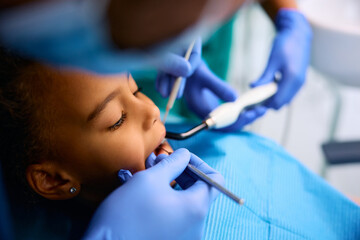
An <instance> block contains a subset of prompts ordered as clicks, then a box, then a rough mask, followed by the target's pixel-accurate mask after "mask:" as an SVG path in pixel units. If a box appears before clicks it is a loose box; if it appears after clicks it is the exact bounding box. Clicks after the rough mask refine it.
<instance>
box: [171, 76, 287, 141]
mask: <svg viewBox="0 0 360 240" xmlns="http://www.w3.org/2000/svg"><path fill="white" fill-rule="evenodd" d="M280 78H281V74H280V73H276V74H275V76H274V81H273V82H270V83H268V84H264V85H260V86H258V87H255V88H253V89H251V90H250V91H248V92H246V93H245V94H244V95H242V96H240V97H238V98H237V99H236V101H234V102H226V103H223V104H221V105H220V106H218V107H217V108H215V109H214V110H213V111H212V112H210V113H209V115H208V117H207V118H206V119H205V120H204V121H202V123H201V124H199V125H198V126H196V127H194V128H192V129H190V130H188V131H186V132H184V133H173V132H168V131H167V132H166V138H168V139H174V140H184V139H187V138H189V137H191V136H194V135H195V134H197V133H198V132H200V131H201V130H203V129H212V128H213V129H218V128H224V127H227V126H230V125H231V124H233V123H235V122H236V120H237V119H238V117H239V115H240V114H241V112H242V111H243V110H245V109H247V108H250V107H253V106H255V105H258V104H261V103H263V102H264V101H266V100H267V99H269V98H270V97H272V96H273V95H274V94H275V93H276V92H277V89H278V87H277V82H278V81H279V80H280Z"/></svg>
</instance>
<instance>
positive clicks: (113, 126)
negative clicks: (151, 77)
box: [109, 87, 142, 131]
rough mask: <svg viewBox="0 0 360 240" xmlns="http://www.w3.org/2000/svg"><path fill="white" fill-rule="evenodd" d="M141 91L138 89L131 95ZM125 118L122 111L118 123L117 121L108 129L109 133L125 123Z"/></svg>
mask: <svg viewBox="0 0 360 240" xmlns="http://www.w3.org/2000/svg"><path fill="white" fill-rule="evenodd" d="M141 89H142V88H141V87H139V88H138V89H137V90H136V91H135V92H134V93H133V94H134V95H136V94H137V93H139V92H141ZM126 116H127V114H126V113H125V112H124V111H122V112H121V117H120V119H119V121H117V122H116V123H115V124H114V125H112V126H111V127H109V129H110V130H111V131H115V130H117V129H118V128H119V127H120V126H121V125H122V124H123V123H124V122H125V119H126Z"/></svg>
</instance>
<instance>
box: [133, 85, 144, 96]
mask: <svg viewBox="0 0 360 240" xmlns="http://www.w3.org/2000/svg"><path fill="white" fill-rule="evenodd" d="M141 90H142V88H141V87H139V88H138V89H137V90H136V91H135V92H134V93H133V94H134V95H135V96H136V94H137V93H139V92H141Z"/></svg>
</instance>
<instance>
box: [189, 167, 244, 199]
mask: <svg viewBox="0 0 360 240" xmlns="http://www.w3.org/2000/svg"><path fill="white" fill-rule="evenodd" d="M185 171H190V172H191V173H193V174H195V175H196V176H197V177H198V178H199V179H201V180H203V181H204V182H206V183H207V184H209V185H210V186H211V187H214V188H216V189H217V190H219V191H220V192H222V193H223V194H225V195H226V196H228V197H229V198H231V199H232V200H234V201H235V202H236V203H238V204H240V205H243V204H244V203H245V200H244V199H243V198H239V197H238V196H236V195H235V194H233V193H232V192H230V191H229V190H227V189H226V188H224V187H223V186H221V185H220V184H218V183H217V182H215V181H214V180H212V179H211V178H209V177H208V176H207V175H206V174H205V173H203V172H202V171H200V170H199V169H197V168H196V167H195V166H193V165H192V164H190V163H189V164H188V165H187V167H186V169H185Z"/></svg>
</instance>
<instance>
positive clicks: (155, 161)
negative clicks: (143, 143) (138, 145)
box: [145, 153, 168, 168]
mask: <svg viewBox="0 0 360 240" xmlns="http://www.w3.org/2000/svg"><path fill="white" fill-rule="evenodd" d="M167 156H168V155H167V154H159V155H158V156H156V155H155V154H154V153H151V154H150V156H149V157H148V158H147V159H146V161H145V167H146V168H151V167H153V166H155V165H156V164H158V163H159V162H160V161H161V160H163V159H164V158H166V157H167Z"/></svg>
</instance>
